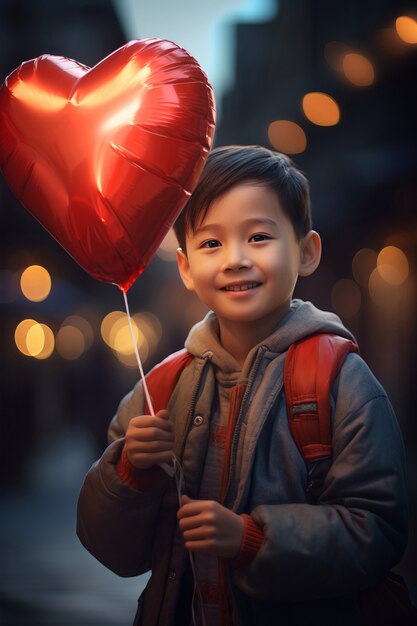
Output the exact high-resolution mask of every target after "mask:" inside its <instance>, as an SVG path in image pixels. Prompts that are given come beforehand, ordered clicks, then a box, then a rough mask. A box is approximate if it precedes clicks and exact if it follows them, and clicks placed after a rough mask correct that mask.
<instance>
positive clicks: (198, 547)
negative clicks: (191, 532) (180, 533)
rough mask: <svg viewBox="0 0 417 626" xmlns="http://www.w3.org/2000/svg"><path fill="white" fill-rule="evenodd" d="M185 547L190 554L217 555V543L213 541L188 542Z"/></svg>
mask: <svg viewBox="0 0 417 626" xmlns="http://www.w3.org/2000/svg"><path fill="white" fill-rule="evenodd" d="M185 547H186V548H187V550H189V551H190V552H211V553H213V554H216V553H217V548H216V543H215V542H214V541H213V540H212V539H204V540H202V541H186V542H185Z"/></svg>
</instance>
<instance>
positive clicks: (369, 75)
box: [342, 52, 375, 87]
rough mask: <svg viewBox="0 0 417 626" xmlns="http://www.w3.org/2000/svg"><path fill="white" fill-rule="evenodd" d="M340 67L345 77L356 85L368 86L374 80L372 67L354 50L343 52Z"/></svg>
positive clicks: (367, 60)
mask: <svg viewBox="0 0 417 626" xmlns="http://www.w3.org/2000/svg"><path fill="white" fill-rule="evenodd" d="M342 69H343V73H344V75H345V76H346V78H347V79H348V80H349V81H350V82H351V83H353V84H354V85H356V86H357V87H368V86H369V85H372V83H373V82H374V80H375V70H374V67H373V65H372V63H371V62H370V61H369V59H367V58H366V57H365V56H363V54H358V53H356V52H349V53H348V54H345V56H344V57H343V60H342Z"/></svg>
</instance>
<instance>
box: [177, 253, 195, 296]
mask: <svg viewBox="0 0 417 626" xmlns="http://www.w3.org/2000/svg"><path fill="white" fill-rule="evenodd" d="M177 264H178V271H179V273H180V276H181V280H182V282H183V283H184V285H185V287H186V288H187V289H188V291H195V289H194V281H193V278H192V276H191V270H190V264H189V262H188V258H187V255H186V254H185V252H183V251H182V249H181V248H177Z"/></svg>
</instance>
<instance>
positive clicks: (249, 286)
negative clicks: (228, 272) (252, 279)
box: [225, 283, 258, 291]
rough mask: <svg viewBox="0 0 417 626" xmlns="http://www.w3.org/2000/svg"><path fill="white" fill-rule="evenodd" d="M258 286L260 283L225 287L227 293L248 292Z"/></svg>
mask: <svg viewBox="0 0 417 626" xmlns="http://www.w3.org/2000/svg"><path fill="white" fill-rule="evenodd" d="M257 286H258V283H247V284H246V285H229V286H227V287H225V290H226V291H247V290H248V289H254V288H255V287H257Z"/></svg>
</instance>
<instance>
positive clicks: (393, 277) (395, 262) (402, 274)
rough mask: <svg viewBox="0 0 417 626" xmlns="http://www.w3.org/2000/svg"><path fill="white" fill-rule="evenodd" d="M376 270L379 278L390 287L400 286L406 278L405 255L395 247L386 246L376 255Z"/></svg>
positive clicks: (407, 270)
mask: <svg viewBox="0 0 417 626" xmlns="http://www.w3.org/2000/svg"><path fill="white" fill-rule="evenodd" d="M377 269H378V272H379V274H380V276H381V278H382V279H383V280H384V281H385V282H386V283H388V284H390V285H402V284H403V283H404V282H405V281H406V280H407V277H408V273H409V269H410V268H409V264H408V260H407V257H406V255H405V254H404V252H403V251H402V250H400V248H397V247H396V246H386V247H385V248H383V249H382V250H381V252H380V253H379V254H378V258H377Z"/></svg>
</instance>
